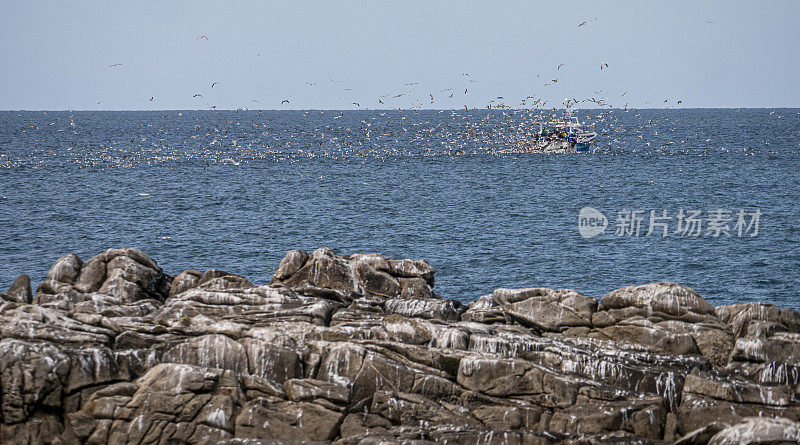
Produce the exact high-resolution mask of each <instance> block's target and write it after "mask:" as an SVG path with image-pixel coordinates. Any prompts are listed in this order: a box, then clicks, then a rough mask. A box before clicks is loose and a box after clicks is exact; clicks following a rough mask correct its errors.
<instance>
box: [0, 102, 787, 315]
mask: <svg viewBox="0 0 800 445" xmlns="http://www.w3.org/2000/svg"><path fill="white" fill-rule="evenodd" d="M581 114H582V119H585V120H591V121H593V122H595V123H596V125H597V128H598V129H599V130H601V135H600V141H599V144H598V148H597V150H596V152H594V153H589V154H559V155H545V154H520V153H509V151H513V149H514V148H518V147H519V143H520V139H519V135H520V131H521V130H520V125H523V126H524V124H525V123H526V122H527V121H526V116H525V114H524V113H521V112H520V113H516V114H515V113H513V112H511V111H502V110H492V111H486V110H484V111H469V112H465V111H463V110H462V111H455V112H454V111H444V112H437V111H420V112H418V113H415V112H413V111H403V112H400V111H385V112H384V111H345V112H339V111H325V112H320V111H307V112H301V111H282V112H278V111H270V112H267V111H265V112H262V113H258V112H254V111H248V112H245V111H242V112H239V113H236V112H233V111H182V112H179V111H164V112H66V111H65V112H46V113H45V112H0V288H2V289H3V290H5V289H6V288H7V287H8V286H10V284H11V282H12V281H13V280H14V279H15V278H16V276H17V275H19V274H20V273H27V274H29V275H31V278H32V280H33V281H34V283H38V282H40V281H41V280H43V278H44V276H45V274H46V273H47V270H48V268H49V267H50V265H52V263H53V262H54V261H55V260H56V258H58V257H59V256H60V255H62V254H64V253H68V252H75V253H77V254H78V255H79V256H80V257H81V258H82V259H84V260H86V259H88V258H90V257H91V256H93V255H95V254H97V253H99V252H101V251H103V250H105V249H107V248H110V247H124V246H132V247H136V248H139V249H141V250H143V251H145V252H146V253H148V254H149V255H150V256H152V257H153V258H154V259H155V260H156V261H157V262H158V263H159V265H160V266H161V267H162V268H164V269H165V270H166V271H167V272H168V273H172V274H177V273H179V272H180V271H181V270H184V269H187V268H195V269H200V270H203V269H206V268H219V269H224V270H227V271H230V272H234V273H238V274H242V275H245V276H247V277H248V278H250V280H251V281H253V282H254V283H265V282H267V281H268V280H269V278H270V277H271V275H272V273H273V272H274V270H275V268H276V267H277V265H278V263H279V261H280V259H281V258H282V257H283V255H284V254H285V252H286V251H287V250H289V249H305V250H309V251H310V250H313V249H315V248H318V247H322V246H327V247H330V248H332V249H333V250H334V251H335V252H337V253H339V254H346V253H354V252H381V253H382V254H384V255H385V256H387V257H389V258H415V259H417V258H424V259H427V260H428V261H429V262H430V263H431V265H433V267H435V268H436V286H435V289H436V291H437V293H439V294H440V295H442V296H444V297H449V298H456V299H459V300H462V301H469V300H472V299H474V298H476V297H478V296H480V295H484V294H487V293H490V292H491V291H492V290H493V289H495V288H498V287H538V286H545V287H557V288H571V289H575V290H578V291H580V292H583V293H585V294H587V295H593V296H597V297H600V296H602V295H603V294H605V293H607V292H609V291H611V290H613V289H616V288H619V287H621V286H625V285H632V284H641V283H648V282H653V281H675V282H678V283H681V284H685V285H688V286H690V287H692V288H693V289H695V290H696V291H697V292H699V293H700V294H701V295H702V296H703V297H705V298H706V299H708V300H709V301H711V302H712V304H714V305H721V304H729V303H734V302H747V301H769V302H773V303H775V304H777V305H779V306H782V307H795V308H798V307H800V204H798V198H800V193H798V192H800V174H798V170H799V169H800V110H798V109H777V110H771V109H743V110H735V109H714V110H638V111H636V110H628V111H624V110H612V111H605V112H603V111H599V110H583V111H582V112H581ZM586 206H590V207H593V208H595V209H598V210H600V211H602V212H603V213H604V214H605V215H606V216H607V218H608V227H607V229H606V231H605V233H604V234H602V235H600V236H597V237H594V238H589V239H586V238H583V237H582V236H581V234H580V233H579V230H578V213H579V211H580V210H581V209H582V208H583V207H586ZM681 209H684V210H699V211H701V212H702V213H701V214H700V219H701V221H702V224H703V227H702V229H703V230H702V232H701V234H700V235H699V236H683V235H681V233H675V231H676V230H677V229H678V226H677V220H676V216H677V215H678V212H679V211H680V210H681ZM720 209H721V210H727V211H730V212H731V213H730V215H729V217H728V218H727V219H726V218H722V219H721V220H724V221H725V222H727V224H728V228H729V229H730V234H729V235H726V234H724V233H722V234H720V236H717V237H714V236H712V235H713V233H708V232H707V229H708V228H709V226H708V224H709V223H710V218H711V216H712V213H711V212H713V211H715V210H720ZM630 210H639V211H641V215H642V216H643V219H642V223H641V224H642V225H641V229H640V232H639V236H636V235H635V233H627V234H616V233H615V232H616V231H617V229H618V228H625V227H624V226H623V225H622V224H623V221H624V216H625V215H626V214H625V211H630ZM651 210H654V211H656V212H657V214H656V215H657V216H662V215H663V213H662V212H664V211H666V212H667V213H666V214H667V216H668V217H672V218H673V219H671V220H668V230H669V235H668V236H661V235H662V233H661V231H660V230H656V231H655V232H654V233H653V234H651V235H650V236H646V235H645V234H646V232H647V231H648V227H649V219H650V211H651ZM740 210H743V211H745V212H746V214H745V215H744V216H747V217H750V216H751V215H752V213H753V212H756V211H758V212H760V218H759V221H758V233H757V235H756V236H751V235H753V232H754V230H753V229H754V227H753V226H751V227H750V229H751V230H750V231H749V232H746V233H743V236H739V235H738V232H737V230H736V223H737V220H738V212H739V211H740ZM724 215H727V214H723V216H724ZM746 221H747V222H752V219H747V220H746ZM34 286H35V284H34Z"/></svg>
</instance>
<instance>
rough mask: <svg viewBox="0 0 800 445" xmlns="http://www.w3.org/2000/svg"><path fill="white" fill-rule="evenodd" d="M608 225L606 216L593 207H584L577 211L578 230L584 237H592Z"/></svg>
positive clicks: (604, 229) (601, 232) (603, 230)
mask: <svg viewBox="0 0 800 445" xmlns="http://www.w3.org/2000/svg"><path fill="white" fill-rule="evenodd" d="M606 227H608V218H606V215H604V214H603V212H601V211H599V210H597V209H595V208H593V207H584V208H582V209H581V211H580V213H578V232H580V234H581V236H582V237H584V238H594V237H595V236H597V235H602V234H603V233H604V232H605V231H606Z"/></svg>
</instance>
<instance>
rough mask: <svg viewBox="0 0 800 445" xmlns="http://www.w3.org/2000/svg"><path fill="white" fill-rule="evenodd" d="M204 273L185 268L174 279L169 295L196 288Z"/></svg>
mask: <svg viewBox="0 0 800 445" xmlns="http://www.w3.org/2000/svg"><path fill="white" fill-rule="evenodd" d="M200 277H202V274H201V273H200V272H198V271H196V270H184V271H183V272H181V273H179V274H178V275H177V276H176V277H175V279H173V280H172V285H171V286H170V288H169V296H170V297H172V296H174V295H177V294H179V293H181V292H185V291H187V290H189V289H194V288H195V287H197V286H198V285H199V284H200Z"/></svg>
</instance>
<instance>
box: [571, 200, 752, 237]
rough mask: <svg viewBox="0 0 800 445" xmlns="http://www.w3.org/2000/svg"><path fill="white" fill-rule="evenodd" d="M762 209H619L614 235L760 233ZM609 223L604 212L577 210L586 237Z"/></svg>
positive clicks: (714, 235) (596, 232) (691, 235)
mask: <svg viewBox="0 0 800 445" xmlns="http://www.w3.org/2000/svg"><path fill="white" fill-rule="evenodd" d="M761 215H762V213H761V209H738V210H730V209H710V210H697V209H684V208H679V209H678V210H677V212H675V211H672V212H670V211H669V210H668V209H661V210H639V209H622V210H619V211H617V214H616V219H615V221H614V235H616V236H618V237H621V236H661V237H667V236H672V237H701V236H703V237H712V238H718V237H721V236H737V237H739V238H743V237H754V236H758V228H759V223H760V221H761ZM609 225H610V223H609V221H608V218H606V216H605V214H603V212H601V211H599V210H597V209H595V208H592V207H584V208H582V209H581V210H580V213H579V214H578V232H579V233H580V234H581V236H582V237H584V238H593V237H595V236H598V235H601V234H603V233H605V230H606V228H607V227H608V226H609Z"/></svg>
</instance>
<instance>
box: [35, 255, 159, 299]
mask: <svg viewBox="0 0 800 445" xmlns="http://www.w3.org/2000/svg"><path fill="white" fill-rule="evenodd" d="M171 281H172V277H169V276H168V275H166V274H164V273H163V271H162V270H161V268H159V267H158V265H157V264H156V262H155V261H153V260H152V259H151V258H150V257H148V256H147V255H146V254H144V253H143V252H141V251H139V250H137V249H131V248H126V249H109V250H107V251H105V252H104V253H102V254H100V255H97V256H96V257H94V258H92V259H91V260H89V261H87V263H86V264H83V262H82V261H81V260H80V258H78V256H77V255H75V254H72V253H71V254H68V255H64V256H62V257H61V258H59V259H58V261H57V262H56V264H54V265H53V267H52V268H50V271H49V272H48V273H47V277H46V278H45V281H44V282H43V283H42V284H40V285H39V288H38V289H37V292H36V303H37V304H42V305H44V304H48V303H50V304H52V305H55V306H56V307H59V308H61V307H62V305H59V302H64V301H69V300H72V299H74V298H73V295H71V294H85V293H90V292H100V293H103V294H107V295H111V296H114V297H118V298H121V299H122V300H123V301H124V302H126V303H127V302H134V301H138V300H144V299H154V300H157V301H164V299H166V298H167V296H168V295H169V287H170V284H171ZM78 296H79V297H80V295H78Z"/></svg>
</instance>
